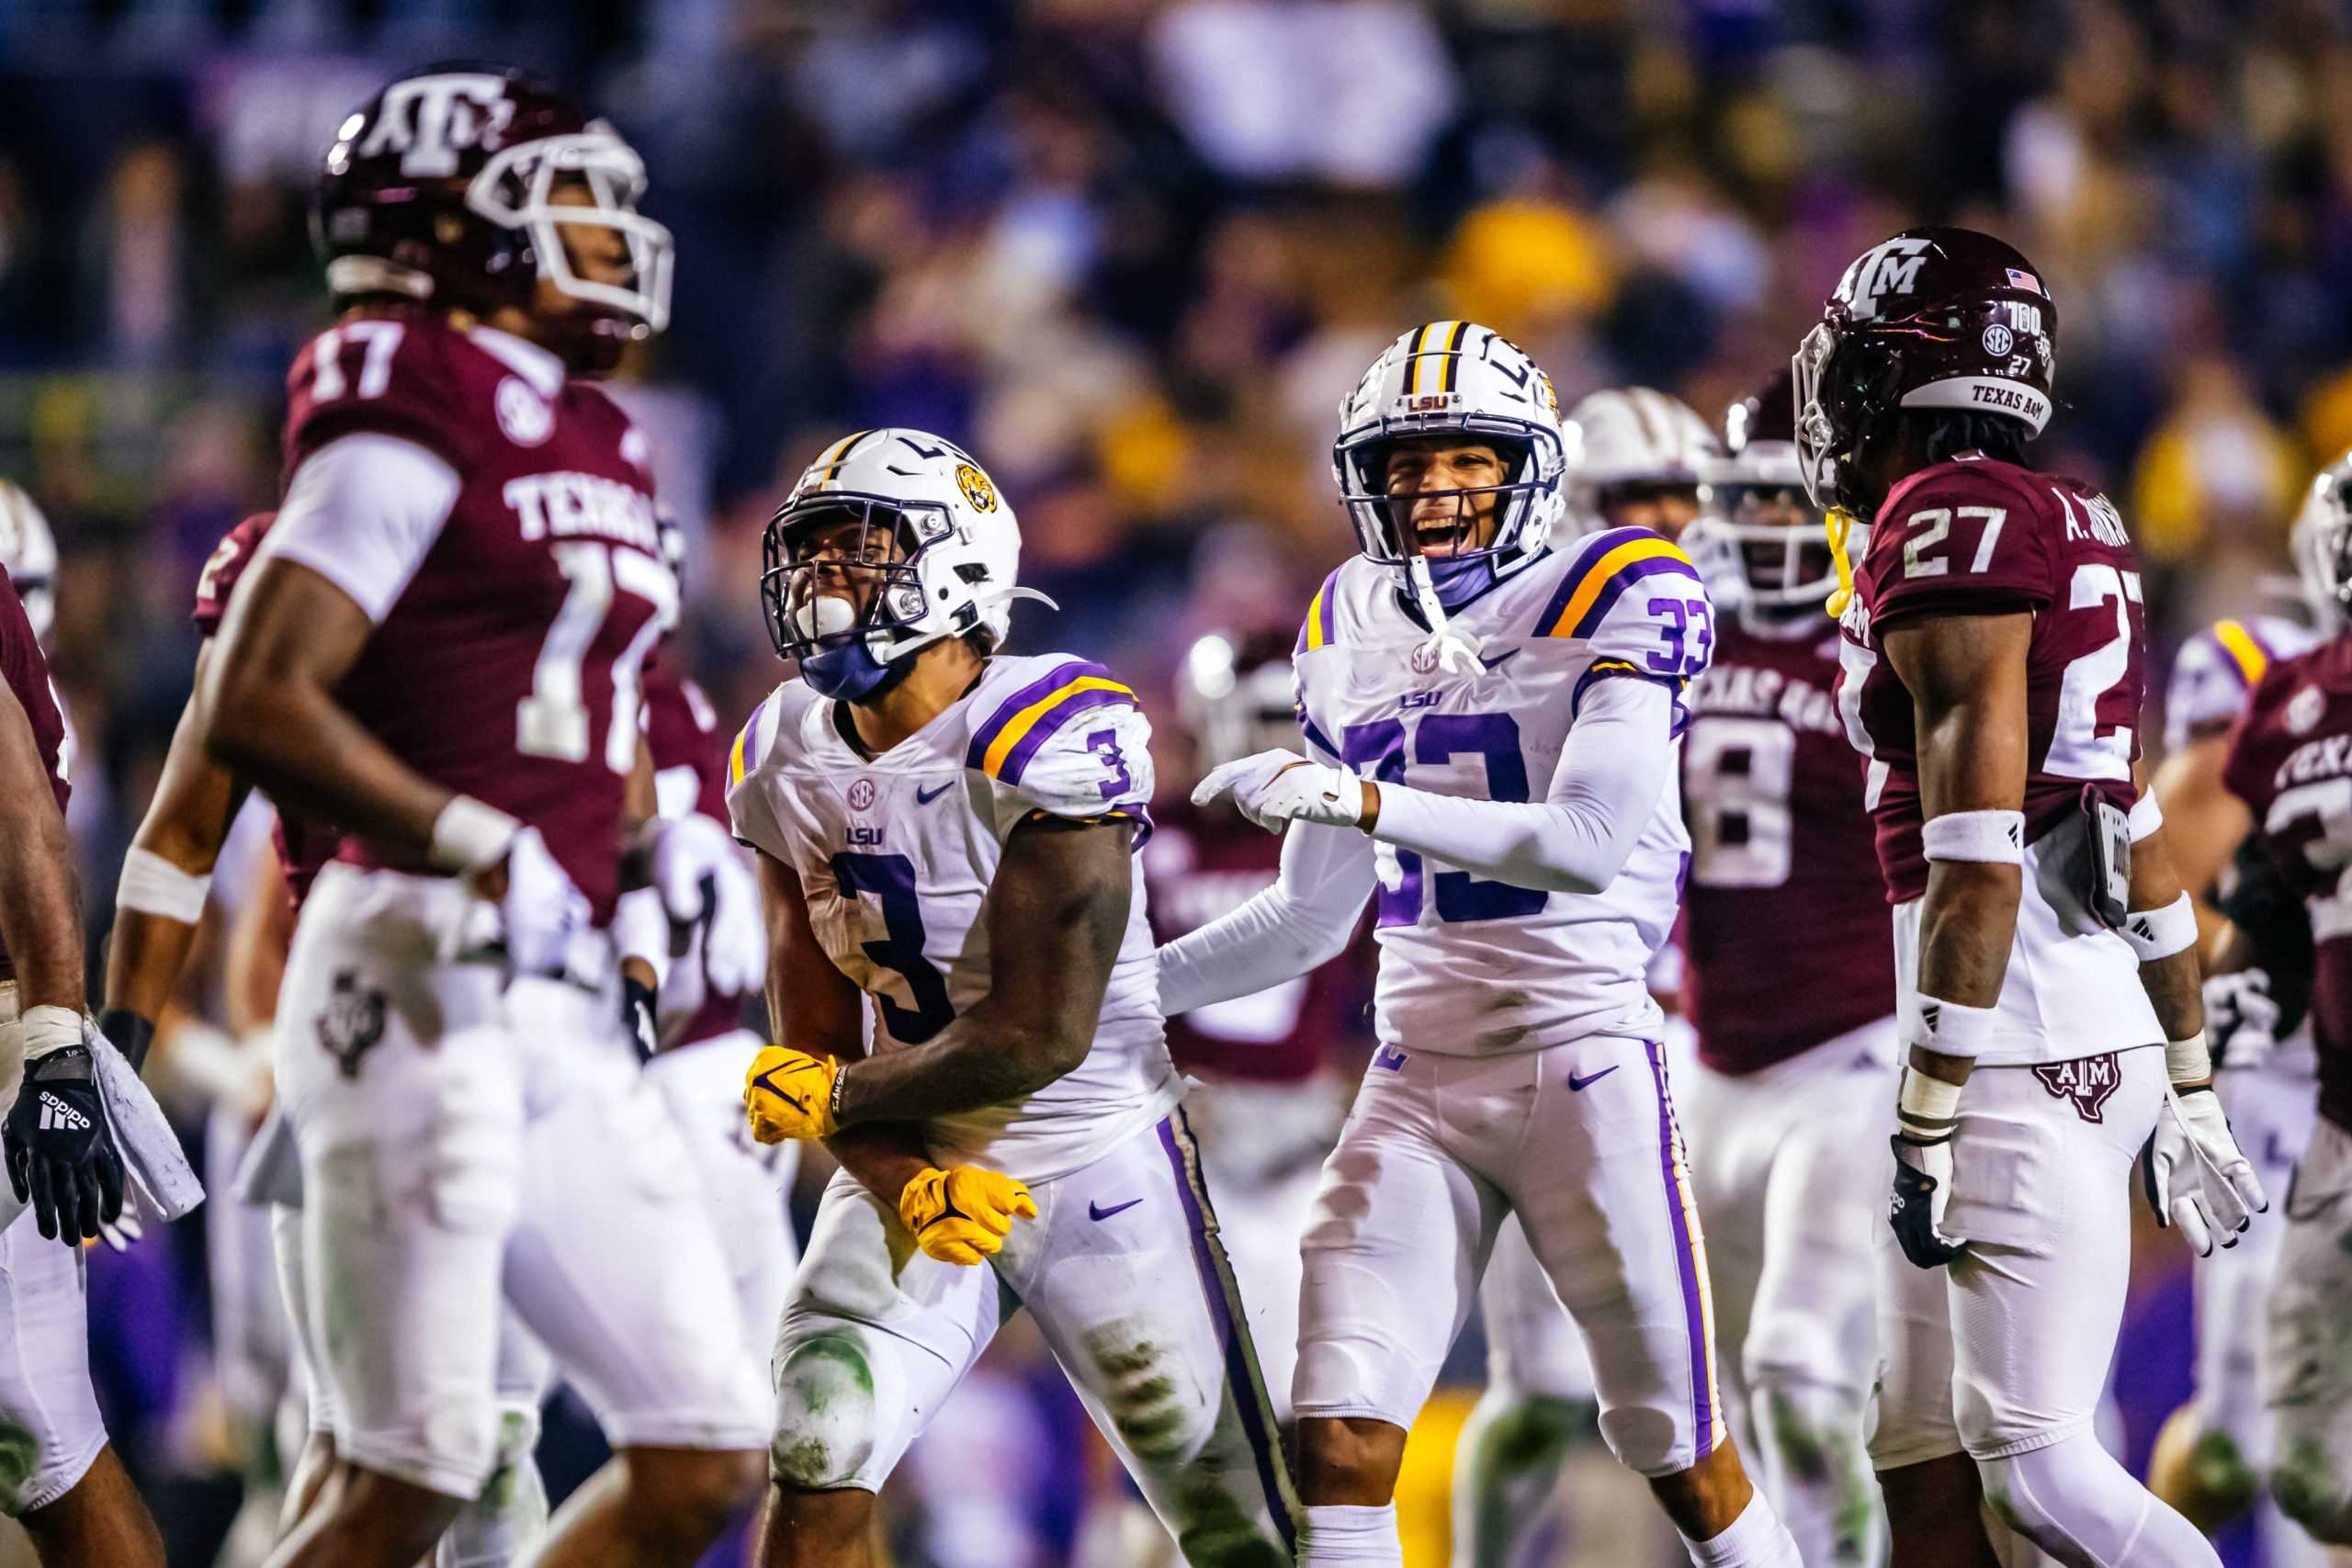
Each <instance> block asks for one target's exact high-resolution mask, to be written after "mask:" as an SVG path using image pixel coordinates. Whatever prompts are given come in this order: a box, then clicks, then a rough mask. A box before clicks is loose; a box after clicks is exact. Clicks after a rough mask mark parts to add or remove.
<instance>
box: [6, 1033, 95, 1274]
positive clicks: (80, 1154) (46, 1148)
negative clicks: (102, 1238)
mask: <svg viewBox="0 0 2352 1568" xmlns="http://www.w3.org/2000/svg"><path fill="white" fill-rule="evenodd" d="M23 1029H24V1038H25V1079H24V1084H23V1087H21V1088H19V1089H17V1100H16V1103H15V1104H13V1105H11V1106H10V1107H8V1116H7V1121H6V1123H5V1125H0V1146H5V1150H6V1157H7V1162H8V1185H9V1187H10V1189H11V1190H14V1191H15V1193H16V1195H17V1201H18V1202H22V1203H29V1204H30V1205H31V1207H32V1211H33V1219H34V1223H35V1224H39V1225H40V1234H41V1235H44V1236H47V1237H49V1238H50V1239H51V1240H52V1241H55V1240H62V1241H64V1242H65V1243H66V1244H67V1245H69V1246H77V1245H79V1244H80V1243H81V1242H82V1241H83V1240H85V1238H87V1237H91V1236H95V1235H97V1234H98V1230H99V1227H100V1226H101V1225H107V1224H113V1223H114V1222H115V1221H116V1220H118V1219H119V1218H120V1217H121V1215H122V1161H121V1159H120V1157H119V1156H118V1155H117V1154H116V1153H115V1147H114V1129H113V1128H112V1127H111V1126H109V1125H108V1124H107V1105H106V1100H105V1097H104V1096H103V1094H102V1093H101V1092H100V1090H99V1089H98V1073H97V1064H96V1061H95V1060H93V1059H92V1057H91V1055H90V1051H91V1040H90V1035H91V1034H92V1033H94V1032H95V1029H94V1026H92V1025H91V1024H90V1022H89V1021H88V1020H87V1019H86V1018H85V1017H84V1016H83V1015H82V1014H81V1013H80V1012H79V1011H77V1010H74V1009H71V1008H61V1007H37V1008H33V1009H31V1010H29V1011H28V1012H27V1013H26V1014H25V1018H24V1023H23ZM101 1044H103V1043H102V1042H101Z"/></svg>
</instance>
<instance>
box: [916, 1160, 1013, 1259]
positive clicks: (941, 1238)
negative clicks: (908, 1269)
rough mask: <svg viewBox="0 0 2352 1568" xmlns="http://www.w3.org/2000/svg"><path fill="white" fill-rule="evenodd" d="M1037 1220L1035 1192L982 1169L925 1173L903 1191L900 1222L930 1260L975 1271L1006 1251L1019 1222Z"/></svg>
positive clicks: (936, 1170) (959, 1168)
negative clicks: (1007, 1238) (1013, 1224)
mask: <svg viewBox="0 0 2352 1568" xmlns="http://www.w3.org/2000/svg"><path fill="white" fill-rule="evenodd" d="M1036 1217H1037V1201H1036V1200H1035V1199H1034V1198H1032V1197H1030V1196H1029V1189H1028V1188H1027V1187H1026V1186H1024V1185H1023V1183H1021V1182H1020V1181H1018V1180H1016V1179H1014V1178H1012V1177H1010V1176H1007V1175H1005V1174H1004V1173H1002V1172H1001V1171H995V1170H984V1169H982V1168H980V1167H978V1166H976V1165H959V1166H956V1168H953V1169H951V1170H940V1169H938V1168H933V1169H930V1170H926V1171H923V1172H922V1173H921V1174H920V1175H918V1176H916V1177H915V1178H914V1179H913V1180H911V1181H910V1182H908V1183H907V1185H906V1187H905V1188H904V1189H903V1190H901V1191H900V1192H899V1223H900V1224H904V1225H905V1226H906V1227H907V1229H908V1230H909V1231H910V1232H911V1233H913V1235H914V1238H915V1245H916V1246H917V1247H922V1250H923V1253H924V1255H925V1256H927V1257H931V1258H938V1259H939V1260H940V1261H941V1262H942V1263H953V1264H956V1265H957V1266H958V1267H961V1268H966V1269H969V1268H972V1267H973V1266H975V1265H977V1264H978V1263H981V1262H984V1261H985V1260H987V1259H989V1258H993V1257H995V1256H996V1255H997V1254H998V1253H999V1252H1001V1251H1002V1250H1003V1248H1004V1238H1005V1237H1006V1236H1008V1235H1011V1234H1012V1222H1013V1221H1014V1220H1016V1219H1023V1220H1034V1219H1035V1218H1036Z"/></svg>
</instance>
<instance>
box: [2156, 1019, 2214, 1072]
mask: <svg viewBox="0 0 2352 1568" xmlns="http://www.w3.org/2000/svg"><path fill="white" fill-rule="evenodd" d="M2212 1076H2213V1053H2212V1052H2211V1050H2209V1049H2207V1047H2206V1044H2205V1032H2204V1031H2203V1030H2201V1029H2200V1030H2199V1031H2198V1032H2196V1033H2194V1034H2192V1035H2190V1036H2189V1037H2188V1039H2186V1040H2169V1041H2166V1042H2165V1079H2166V1080H2167V1081H2169V1082H2171V1083H2173V1084H2176V1085H2177V1084H2185V1083H2203V1082H2204V1081H2205V1080H2206V1079H2207V1078H2210V1077H2212Z"/></svg>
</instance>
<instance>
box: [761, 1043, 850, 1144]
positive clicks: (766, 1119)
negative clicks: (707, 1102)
mask: <svg viewBox="0 0 2352 1568" xmlns="http://www.w3.org/2000/svg"><path fill="white" fill-rule="evenodd" d="M841 1073H842V1068H841V1064H840V1063H838V1062H836V1061H834V1060H832V1059H831V1057H829V1056H811V1055H809V1054H808V1053H807V1052H806V1051H795V1050H793V1049H792V1048H791V1047H790V1046H788V1045H765V1046H762V1047H761V1049H760V1054H759V1055H756V1056H754V1057H752V1070H751V1071H750V1072H748V1073H745V1074H744V1075H743V1108H744V1109H745V1110H746V1111H750V1112H751V1116H752V1136H753V1137H754V1138H757V1139H758V1140H759V1141H760V1142H762V1143H763V1144H780V1143H782V1142H784V1140H785V1139H786V1138H830V1137H831V1136H832V1135H833V1134H834V1132H835V1131H836V1130H837V1129H836V1128H835V1126H834V1124H833V1082H834V1080H835V1079H837V1078H839V1077H841Z"/></svg>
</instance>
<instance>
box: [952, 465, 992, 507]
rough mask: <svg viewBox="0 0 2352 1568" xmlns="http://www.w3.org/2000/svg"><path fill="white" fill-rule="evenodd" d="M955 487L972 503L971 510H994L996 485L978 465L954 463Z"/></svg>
mask: <svg viewBox="0 0 2352 1568" xmlns="http://www.w3.org/2000/svg"><path fill="white" fill-rule="evenodd" d="M956 489H957V490H960V491H963V492H964V499H965V500H966V501H968V502H971V503H972V510H973V511H975V512H994V511H995V510H996V486H995V485H993V484H991V483H989V477H988V475H986V474H984V473H982V472H980V470H979V468H978V465H977V464H973V463H958V464H956Z"/></svg>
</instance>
